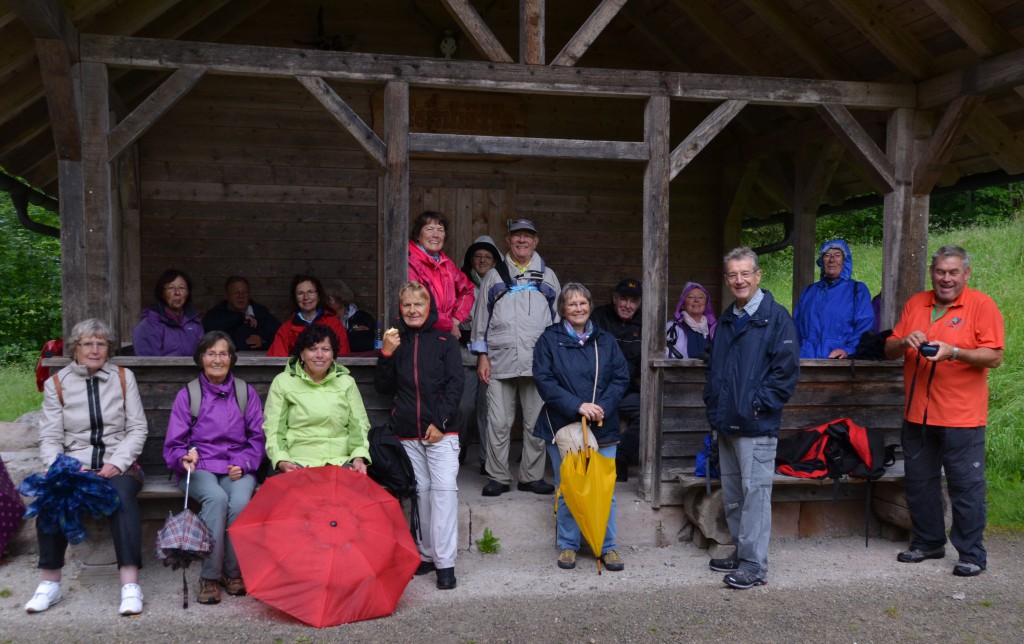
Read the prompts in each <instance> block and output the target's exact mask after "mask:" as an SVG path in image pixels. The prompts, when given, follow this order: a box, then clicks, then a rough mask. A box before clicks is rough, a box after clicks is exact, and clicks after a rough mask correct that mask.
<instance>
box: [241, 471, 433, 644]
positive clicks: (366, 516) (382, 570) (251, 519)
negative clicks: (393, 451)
mask: <svg viewBox="0 0 1024 644" xmlns="http://www.w3.org/2000/svg"><path fill="white" fill-rule="evenodd" d="M228 532H229V533H230V534H231V542H232V543H233V544H234V546H235V553H236V554H237V555H238V563H239V565H240V566H241V568H242V577H243V578H244V579H245V587H246V590H247V591H248V592H249V594H250V595H252V596H253V597H256V598H257V599H259V600H262V601H264V602H266V603H268V604H270V605H271V606H273V607H275V608H278V609H280V610H282V611H284V612H286V613H288V614H290V615H292V616H294V617H296V618H298V619H300V620H302V621H303V622H305V623H307V624H309V625H310V626H316V627H317V628H323V627H325V626H336V625H338V624H344V623H346V622H354V621H358V620H361V619H373V618H376V617H384V616H387V615H390V614H391V613H393V612H394V610H395V605H396V604H397V603H398V599H399V598H400V597H401V596H402V592H404V591H405V587H406V585H408V583H409V580H410V579H412V575H413V572H414V571H415V570H416V567H417V566H419V563H420V556H419V552H418V551H417V549H416V544H415V543H413V540H412V536H411V535H410V534H409V526H408V524H407V523H406V521H405V516H404V515H403V514H402V508H401V506H400V505H399V504H398V501H397V500H396V499H395V498H394V497H393V496H391V495H390V494H388V493H387V492H386V491H385V490H384V488H382V487H380V486H379V485H377V484H376V483H375V482H374V481H373V480H371V479H370V478H369V477H368V476H365V475H363V474H357V473H356V472H353V471H352V470H350V469H347V468H343V467H335V466H330V465H328V466H326V467H311V468H306V469H301V470H294V471H292V472H289V473H288V474H281V475H278V476H274V477H271V478H269V479H267V482H266V483H264V484H263V486H262V487H260V490H259V492H258V493H257V494H256V495H255V496H254V497H253V498H252V500H251V501H250V502H249V505H247V506H246V507H245V509H244V510H243V511H242V513H241V514H240V515H239V517H238V518H237V519H235V522H234V523H233V524H232V525H231V527H230V528H228Z"/></svg>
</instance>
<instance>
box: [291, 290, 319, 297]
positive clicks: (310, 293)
mask: <svg viewBox="0 0 1024 644" xmlns="http://www.w3.org/2000/svg"><path fill="white" fill-rule="evenodd" d="M314 295H316V289H313V290H309V291H295V297H313V296H314Z"/></svg>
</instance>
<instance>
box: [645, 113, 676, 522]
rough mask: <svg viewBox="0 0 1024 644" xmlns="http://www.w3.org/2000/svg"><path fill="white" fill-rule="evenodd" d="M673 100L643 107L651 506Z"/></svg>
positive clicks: (655, 500)
mask: <svg viewBox="0 0 1024 644" xmlns="http://www.w3.org/2000/svg"><path fill="white" fill-rule="evenodd" d="M669 106H670V102H669V100H668V98H666V97H663V96H653V97H651V98H649V99H647V106H646V107H645V109H644V140H645V141H646V143H647V146H648V149H649V150H650V158H649V159H648V161H647V165H646V167H645V168H644V186H643V190H644V203H643V209H644V214H643V226H644V247H643V258H644V293H645V294H646V295H645V296H644V316H643V318H644V322H643V329H642V333H643V349H642V353H641V368H640V390H641V391H642V392H643V400H642V403H641V407H640V454H641V457H640V458H641V460H640V472H641V475H640V476H641V489H642V492H643V493H644V494H645V496H646V497H647V500H648V501H649V502H650V503H651V507H654V508H657V507H660V506H661V413H662V408H661V397H662V372H661V370H660V369H656V368H654V367H652V366H651V363H652V361H653V360H654V359H655V358H660V357H661V356H663V355H665V329H664V322H663V321H664V320H666V319H668V317H667V313H666V307H665V297H666V290H667V289H668V232H669V231H668V227H669V226H668V224H669V182H670V180H671V179H670V168H671V164H670V162H669V138H668V136H669Z"/></svg>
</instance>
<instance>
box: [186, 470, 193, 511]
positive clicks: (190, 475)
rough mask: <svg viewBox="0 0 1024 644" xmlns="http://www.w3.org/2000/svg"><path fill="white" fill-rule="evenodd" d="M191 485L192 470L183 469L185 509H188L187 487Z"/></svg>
mask: <svg viewBox="0 0 1024 644" xmlns="http://www.w3.org/2000/svg"><path fill="white" fill-rule="evenodd" d="M190 483H192V469H191V468H188V467H186V468H185V509H186V510H187V509H188V486H189V484H190Z"/></svg>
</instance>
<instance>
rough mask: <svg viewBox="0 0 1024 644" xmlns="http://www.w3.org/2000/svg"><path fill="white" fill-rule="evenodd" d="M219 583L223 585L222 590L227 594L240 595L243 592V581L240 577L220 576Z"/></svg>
mask: <svg viewBox="0 0 1024 644" xmlns="http://www.w3.org/2000/svg"><path fill="white" fill-rule="evenodd" d="M220 585H221V586H224V590H225V591H226V592H227V594H229V595H234V596H235V597H241V596H242V595H244V594H245V582H244V581H242V578H241V577H221V579H220Z"/></svg>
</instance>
